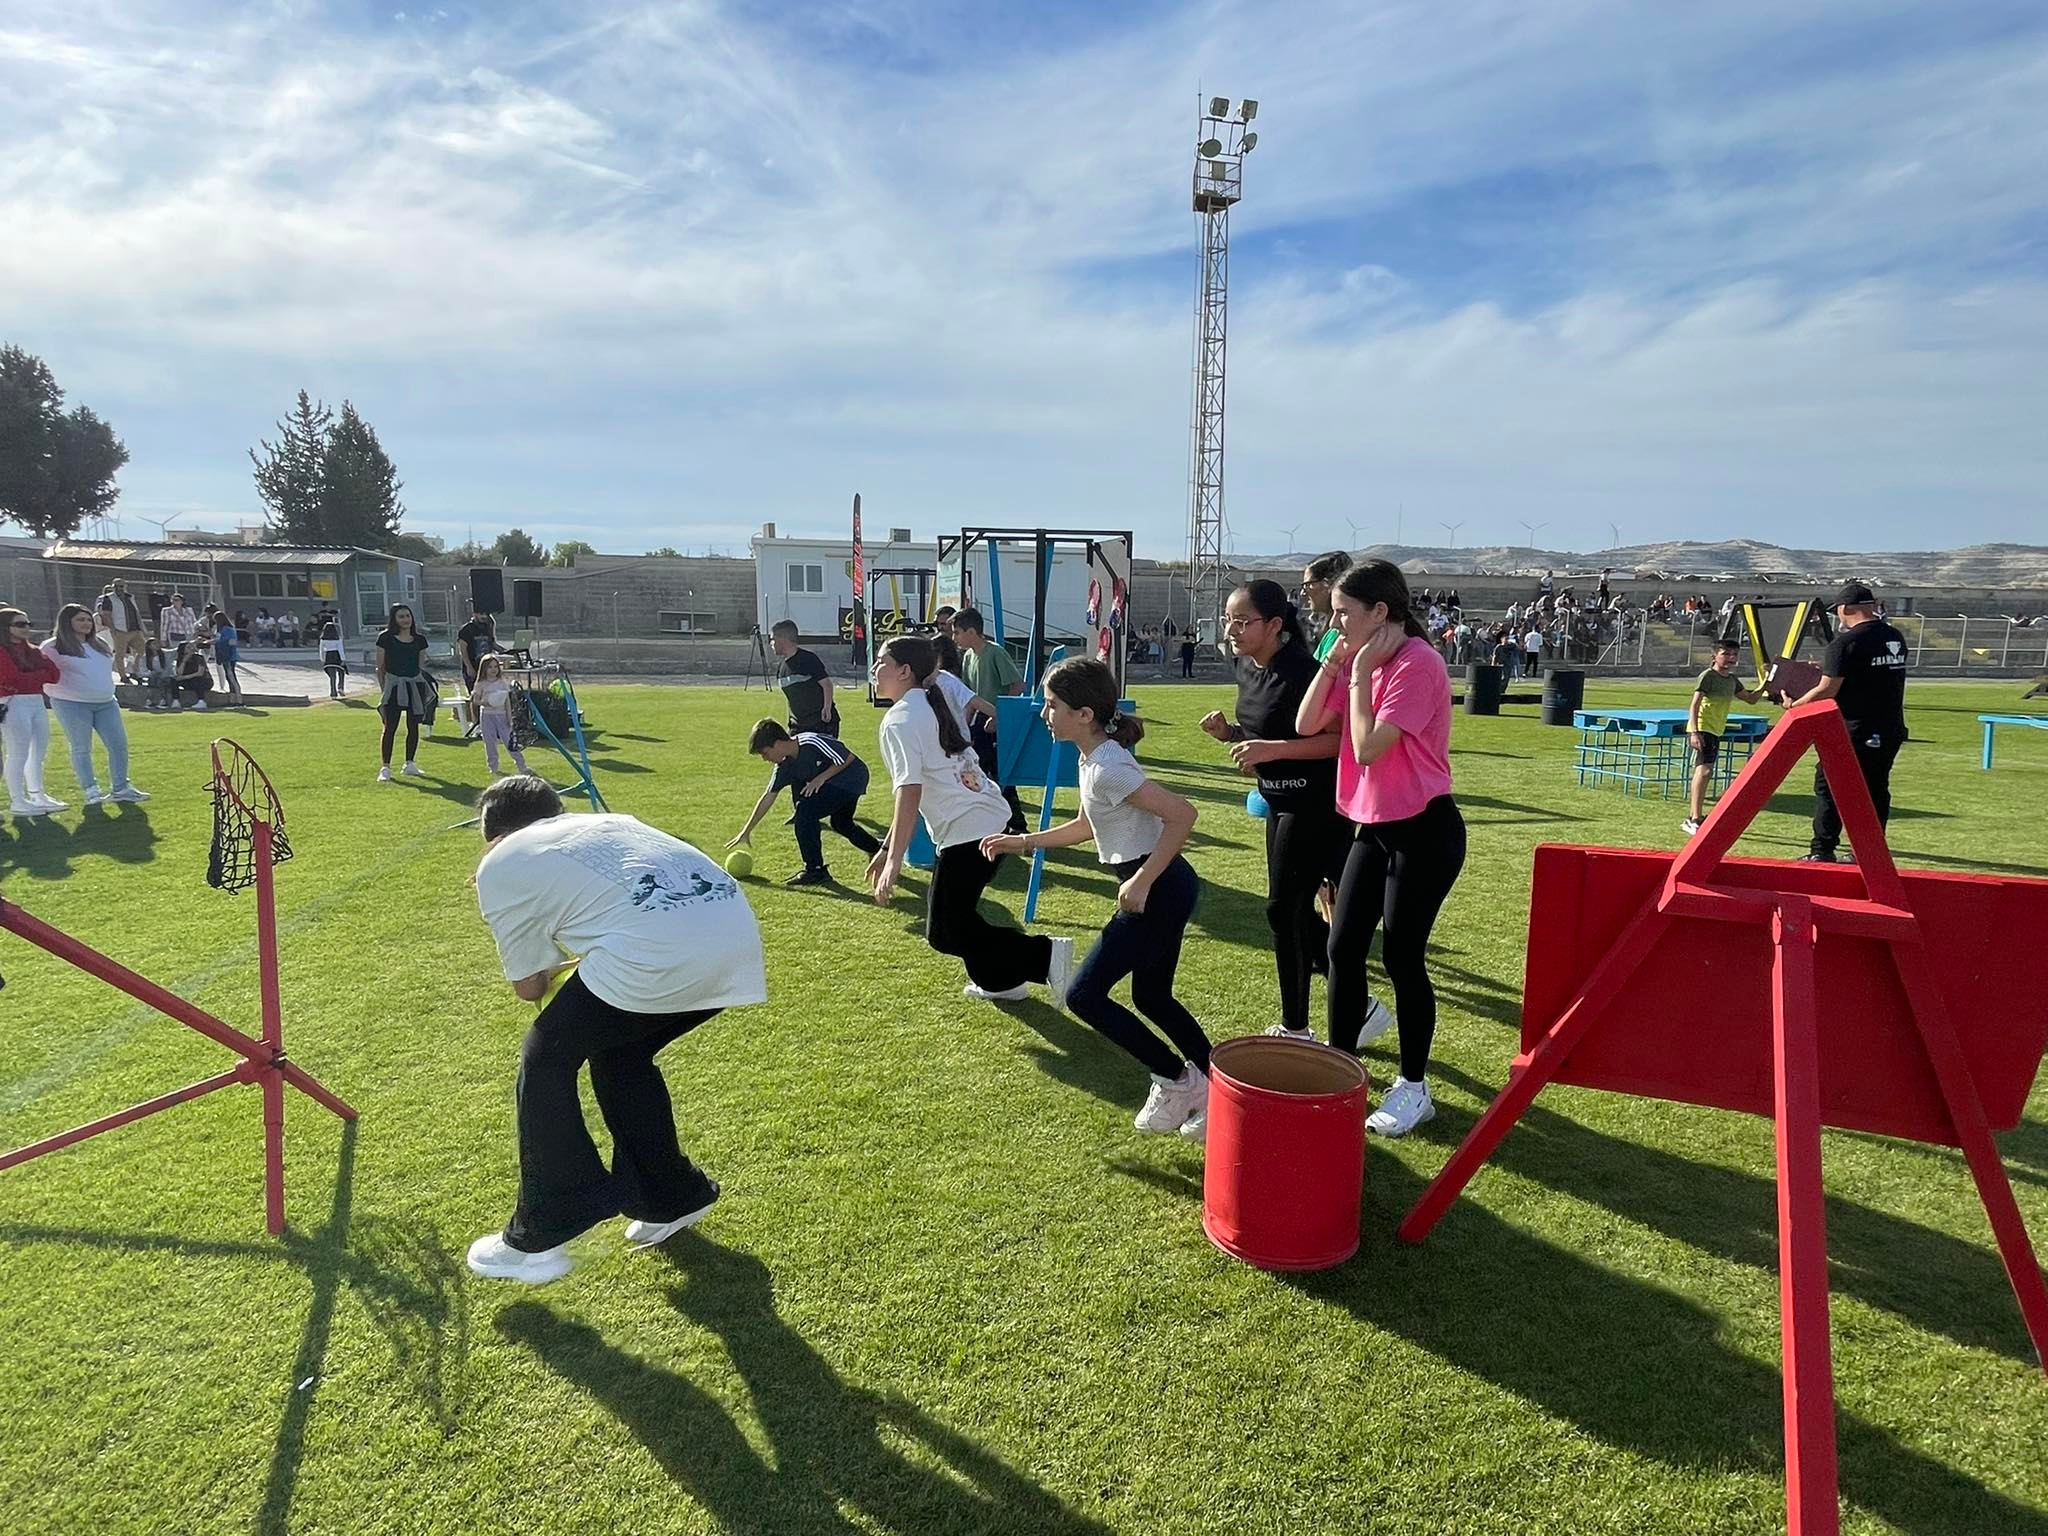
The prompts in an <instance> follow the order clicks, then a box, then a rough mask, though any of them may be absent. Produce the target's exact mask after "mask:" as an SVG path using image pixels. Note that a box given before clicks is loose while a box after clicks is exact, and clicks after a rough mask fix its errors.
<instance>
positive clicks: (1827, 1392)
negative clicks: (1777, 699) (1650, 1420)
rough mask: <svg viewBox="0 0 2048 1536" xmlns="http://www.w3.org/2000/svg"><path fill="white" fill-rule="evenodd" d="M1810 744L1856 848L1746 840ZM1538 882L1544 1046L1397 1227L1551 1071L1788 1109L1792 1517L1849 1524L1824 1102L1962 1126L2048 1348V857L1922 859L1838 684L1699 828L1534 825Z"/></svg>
mask: <svg viewBox="0 0 2048 1536" xmlns="http://www.w3.org/2000/svg"><path fill="white" fill-rule="evenodd" d="M1809 745H1810V746H1812V747H1814V748H1815V750H1816V751H1817V752H1818V754H1819V757H1820V761H1821V766H1822V767H1823V768H1824V769H1825V770H1826V772H1827V775H1828V784H1829V786H1830V788H1831V789H1832V790H1833V791H1834V798H1835V802H1836V804H1837V805H1838V806H1839V807H1840V809H1841V813H1842V821H1843V825H1844V827H1845V828H1846V829H1847V832H1848V835H1849V843H1850V846H1851V847H1852V848H1853V849H1854V850H1855V855H1856V860H1857V862H1856V864H1855V865H1853V866H1848V865H1827V864H1804V863H1800V864H1788V863H1782V862H1779V861H1776V860H1762V859H1730V858H1728V857H1727V854H1728V850H1729V849H1730V848H1731V847H1733V846H1734V843H1735V840H1736V839H1737V838H1738V837H1739V836H1740V835H1741V834H1742V832H1743V830H1744V829H1745V828H1747V827H1748V826H1749V824H1750V822H1751V821H1753V820H1754V819H1755V817H1756V815H1757V813H1758V812H1759V811H1760V810H1762V809H1763V807H1764V805H1765V803H1766V802H1767V801H1768V800H1769V799H1770V797H1771V794H1772V792H1773V791H1774V790H1776V789H1777V787H1778V785H1779V784H1781V783H1782V782H1783V781H1784V779H1785V776H1786V775H1787V773H1789V772H1790V771H1791V769H1792V768H1793V767H1794V766H1795V765H1796V764H1797V763H1798V762H1799V760H1800V759H1801V758H1802V757H1803V756H1804V754H1805V751H1806V749H1807V747H1808V746H1809ZM1530 907H1531V912H1530V920H1529V955H1528V962H1527V969H1526V973H1525V979H1524V986H1523V999H1522V1049H1521V1052H1520V1054H1518V1055H1517V1056H1516V1057H1515V1059H1514V1061H1513V1063H1512V1064H1511V1065H1510V1067H1509V1072H1508V1082H1507V1085H1506V1086H1505V1087H1504V1088H1503V1089H1502V1090H1501V1092H1500V1094H1499V1096H1498V1097H1496V1098H1495V1099H1494V1101H1493V1103H1492V1104H1491V1105H1489V1106H1488V1107H1487V1109H1486V1112H1485V1113H1484V1114H1483V1115H1481V1116H1480V1117H1479V1120H1478V1123H1477V1124H1475V1125H1474V1126H1473V1127H1472V1130H1471V1132H1470V1133H1469V1134H1468V1135H1467V1136H1466V1137H1465V1140H1464V1142H1463V1143H1462V1144H1461V1145H1460V1146H1459V1147H1458V1150H1457V1151H1456V1152H1455V1153H1454V1154H1453V1155H1452V1157H1451V1159H1450V1161H1449V1162H1448V1163H1447V1164H1446V1165H1445V1166H1444V1170H1443V1172H1442V1173H1440V1174H1438V1175H1437V1177H1436V1178H1435V1180H1433V1181H1432V1182H1431V1184H1430V1186H1429V1187H1428V1188H1427V1189H1426V1190H1424V1191H1423V1193H1422V1197H1421V1198H1420V1199H1419V1200H1417V1201H1416V1203H1415V1208H1414V1209H1413V1210H1412V1211H1410V1212H1409V1213H1408V1216H1407V1218H1406V1219H1405V1220H1404V1221H1403V1222H1402V1223H1401V1228H1400V1235H1401V1236H1402V1237H1404V1238H1406V1239H1408V1240H1409V1241H1411V1242H1419V1241H1421V1240H1422V1239H1423V1238H1424V1237H1426V1236H1428V1235H1429V1232H1430V1229H1431V1228H1432V1227H1434V1226H1435V1225H1436V1223H1437V1221H1438V1220H1439V1218H1441V1217H1442V1216H1443V1214H1444V1212H1445V1211H1446V1210H1447V1209H1448V1208H1449V1207H1450V1204H1451V1202H1452V1201H1453V1200H1455V1199H1456V1198H1457V1197H1458V1194H1459V1192H1460V1191H1461V1190H1463V1189H1464V1187H1465V1185H1466V1183H1467V1182H1468V1181H1469V1180H1470V1179H1471V1178H1472V1175H1473V1174H1475V1173H1476V1172H1478V1170H1479V1165H1480V1164H1481V1163H1483V1162H1485V1161H1486V1159H1487V1157H1488V1156H1489V1155H1490V1154H1491V1153H1492V1151H1493V1149H1494V1148H1495V1147H1496V1146H1498V1145H1499V1144H1500V1140H1501V1138H1502V1137H1503V1136H1505V1135H1506V1134H1507V1133H1508V1131H1509V1129H1510V1128H1511V1127H1512V1126H1513V1125H1514V1123H1515V1121H1516V1120H1518V1119H1519V1118H1520V1117H1521V1115H1522V1113H1523V1111H1524V1110H1526V1109H1527V1108H1528V1107H1529V1105H1530V1103H1531V1102H1532V1101H1533V1100H1534V1099H1535V1097H1536V1095H1537V1093H1538V1092H1540V1091H1541V1090H1542V1088H1543V1087H1544V1085H1545V1084H1547V1083H1551V1082H1561V1083H1572V1084H1578V1085H1581V1086H1585V1087H1593V1088H1607V1089H1612V1090H1615V1091H1618V1092H1622V1093H1632V1094H1638V1095H1642V1096H1645V1097H1651V1098H1665V1099H1676V1100H1680V1101H1683V1102H1686V1103H1693V1104H1705V1105H1711V1106H1714V1107H1717V1108H1724V1109H1739V1110H1746V1111H1749V1112H1751V1113H1754V1114H1766V1115H1770V1116H1771V1117H1772V1118H1773V1119H1774V1120H1775V1121H1776V1125H1777V1156H1778V1276H1779V1296H1780V1302H1781V1329H1782V1335H1783V1361H1784V1376H1785V1399H1784V1401H1785V1502H1786V1509H1787V1514H1788V1517H1789V1518H1788V1526H1789V1530H1790V1532H1791V1536H1833V1533H1835V1532H1836V1531H1837V1530H1838V1529H1839V1527H1840V1513H1839V1506H1838V1501H1837V1497H1836V1481H1835V1423H1834V1375H1833V1366H1832V1363H1831V1361H1830V1358H1829V1337H1828V1272H1827V1237H1826V1219H1825V1211H1824V1206H1823V1201H1822V1195H1821V1128H1822V1127H1823V1126H1824V1125H1828V1126H1841V1127H1845V1128H1851V1129H1856V1130H1864V1131H1875V1132H1878V1133H1880V1134H1884V1135H1891V1136H1901V1137H1905V1138H1908V1139H1911V1140H1915V1141H1926V1142H1934V1143H1938V1144H1941V1145H1945V1146H1955V1147H1960V1148H1961V1149H1962V1152H1963V1156H1964V1159H1965V1160H1966V1161H1967V1163H1968V1165H1969V1169H1970V1175H1971V1177H1972V1178H1973V1179H1974V1180H1975V1181H1976V1185H1977V1193H1978V1196H1979V1198H1981V1199H1982V1201H1983V1202H1984V1211H1985V1214H1986V1215H1987V1216H1988V1217H1989V1218H1990V1221H1991V1230H1992V1233H1993V1235H1994V1236H1995V1237H1996V1239H1997V1242H1998V1251H1999V1255H2000V1257H2001V1258H2002V1259H2003V1260H2004V1263H2005V1270H2006V1274H2007V1276H2008V1277H2009V1278H2010V1280H2011V1282H2012V1288H2013V1295H2014V1296H2015V1297H2017V1298H2018V1300H2019V1305H2020V1313H2021V1315H2022V1316H2023V1317H2024V1319H2025V1321H2026V1326H2027V1332H2028V1335H2029V1336H2030V1337H2031V1338H2032V1340H2033V1343H2034V1349H2035V1352H2036V1354H2037V1355H2039V1356H2040V1357H2041V1359H2042V1361H2043V1364H2044V1368H2048V1284H2044V1282H2043V1280H2042V1275H2041V1266H2040V1262H2039V1260H2038V1259H2037V1258H2036V1256H2035V1254H2034V1250H2033V1246H2032V1244H2031V1243H2030V1242H2029V1241H2028V1238H2027V1231H2026V1226H2025V1223H2024V1222H2023V1221H2022V1219H2021V1217H2020V1210H2019V1206H2018V1204H2017V1202H2016V1201H2015V1200H2014V1199H2013V1193H2012V1185H2011V1184H2010V1182H2008V1180H2007V1178H2006V1174H2005V1168H2004V1166H2003V1164H2002V1163H2001V1162H2000V1161H1999V1156H1998V1148H1997V1146H1996V1144H1995V1143H1994V1142H1993V1141H1992V1139H1991V1133H1992V1132H1993V1131H1994V1130H2009V1129H2011V1128H2012V1127H2013V1126H2014V1125H2017V1124H2018V1123H2019V1118H2020V1115H2021V1112H2022V1111H2023V1109H2024V1108H2025V1105H2026V1099H2027V1093H2028V1091H2029V1089H2030V1088H2031V1086H2032V1084H2033V1079H2034V1075H2035V1073H2036V1072H2037V1071H2038V1070H2039V1068H2040V1064H2041V1055H2042V1051H2043V1049H2044V1047H2048V996H2044V994H2043V993H2042V990H2041V988H2040V985H2039V978H2038V974H2037V971H2036V966H2037V962H2038V957H2037V954H2036V953H2035V952H2034V951H2033V950H2032V949H2031V948H2030V947H2029V941H2030V940H2031V939H2033V938H2035V937H2036V936H2038V935H2040V934H2042V933H2048V880H2024V879H2010V878H1998V879H1991V878H1987V877H1983V876H1974V875H1951V874H1926V873H1920V872H1918V871H1915V872H1910V873H1904V874H1902V873H1901V872H1900V870H1899V869H1898V868H1897V866H1896V865H1895V864H1894V863H1893V862H1892V856H1891V850H1890V849H1889V848H1888V847H1887V846H1886V843H1885V840H1884V829H1883V828H1882V827H1881V826H1880V825H1879V823H1878V820H1877V811H1876V808H1875V807H1874V806H1873V805H1872V803H1871V799H1870V792H1869V790H1868V788H1867V787H1866V786H1865V784H1864V782H1863V776H1862V773H1861V771H1860V769H1859V768H1858V766H1857V763H1856V757H1855V752H1854V749H1853V748H1852V747H1851V746H1850V744H1849V736H1848V732H1847V731H1846V730H1845V729H1844V728H1843V725H1842V719H1841V712H1840V711H1839V710H1838V709H1837V707H1836V706H1835V705H1834V704H1833V703H1832V702H1822V703H1817V704H1807V705H1802V706H1800V707H1799V708H1797V709H1794V710H1791V711H1789V712H1788V713H1787V715H1786V716H1785V719H1784V720H1783V721H1782V722H1781V723H1780V725H1779V727H1778V729H1777V730H1775V731H1774V732H1772V734H1771V736H1770V738H1769V739H1768V740H1767V741H1766V742H1765V743H1764V746H1763V748H1762V750H1760V751H1759V752H1758V753H1757V754H1756V755H1755V756H1754V757H1752V758H1751V759H1750V761H1749V764H1748V765H1747V766H1746V767H1745V768H1744V769H1743V771H1742V773H1741V774H1740V775H1739V776H1738V777H1737V779H1736V780H1735V782H1734V784H1733V785H1731V786H1730V788H1729V791H1728V793H1727V794H1726V795H1725V796H1724V797H1723V798H1722V800H1721V803H1720V804H1719V805H1718V806H1716V807H1715V809H1714V812H1713V814H1712V815H1711V816H1709V817H1708V818H1707V821H1706V824H1705V825H1704V826H1703V827H1702V828H1701V829H1700V831H1699V832H1698V833H1697V834H1695V836H1694V837H1693V839H1692V840H1691V841H1690V842H1689V843H1688V844H1687V845H1686V846H1685V848H1684V849H1683V850H1682V851H1681V852H1679V853H1677V854H1675V855H1674V854H1667V853H1643V852H1633V851H1623V850H1618V849H1600V848H1580V847H1568V846H1557V845H1551V846H1545V847H1542V848H1539V849H1537V851H1536V867H1535V878H1534V886H1533V890H1532V894H1531V902H1530ZM1646 999H1649V1000H1652V1001H1651V1005H1650V1006H1645V1000H1646ZM1823 1003H1824V1004H1825V1007H1824V1008H1823V1006H1822V1005H1823Z"/></svg>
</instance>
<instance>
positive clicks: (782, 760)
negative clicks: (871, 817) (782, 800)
mask: <svg viewBox="0 0 2048 1536" xmlns="http://www.w3.org/2000/svg"><path fill="white" fill-rule="evenodd" d="M747 750H748V751H749V752H751V753H753V754H754V756H756V757H758V758H760V759H761V760H762V761H763V762H765V763H767V764H768V765H769V767H770V769H771V770H772V772H771V773H770V774H769V778H768V787H767V788H766V789H764V790H763V791H762V792H761V798H760V799H759V800H757V801H755V802H754V814H753V815H751V816H749V817H748V818H747V824H746V825H745V826H744V827H741V828H740V830H739V835H738V836H737V837H734V838H732V839H731V840H730V841H729V842H727V843H726V845H725V846H726V847H728V848H737V847H739V846H741V845H742V844H743V843H745V842H746V841H747V840H748V839H749V838H750V837H752V836H753V834H754V828H756V827H758V826H759V825H760V824H761V818H762V817H764V816H766V815H767V814H768V812H769V810H770V808H771V807H773V806H774V804H775V797H776V796H777V795H779V794H781V793H782V792H783V791H784V790H785V789H786V790H788V791H789V793H790V797H791V798H792V799H793V800H794V801H795V802H796V818H795V820H796V846H797V851H798V852H799V853H801V854H802V855H803V859H804V867H803V868H802V869H800V870H798V871H797V872H796V873H795V874H793V875H791V876H790V877H789V878H788V879H787V880H785V881H783V884H784V885H831V884H832V883H833V880H832V872H831V871H830V870H829V869H827V868H826V867H825V847H824V839H823V838H822V837H820V836H819V833H818V827H819V824H820V823H822V822H830V823H831V824H832V830H833V831H834V832H837V833H838V834H839V835H840V836H841V837H843V838H845V839H846V840H847V841H848V842H849V843H851V844H853V846H854V847H856V848H858V849H859V850H860V851H861V852H862V853H864V854H866V855H867V856H868V857H869V858H873V857H874V856H875V855H876V854H878V853H880V852H881V851H882V841H881V839H880V838H878V837H876V836H875V834H874V833H872V832H870V831H869V830H868V829H867V828H866V827H864V826H862V825H861V824H860V823H859V822H857V821H855V820H854V819H853V813H854V808H855V807H856V806H858V805H859V804H860V797H861V796H862V795H864V794H866V793H867V789H868V765H867V764H866V763H864V762H862V761H861V760H860V759H859V758H858V757H856V756H854V754H853V749H852V748H851V747H849V746H847V745H846V743H844V742H843V741H838V740H835V739H834V738H833V737H830V736H827V735H824V734H823V733H821V732H818V731H799V732H797V734H796V735H794V736H792V735H790V734H789V732H788V731H786V730H784V729H783V728H782V727H781V726H780V725H778V724H776V723H775V722H774V721H773V720H761V721H757V722H756V723H755V726H754V732H753V734H752V735H751V736H749V737H748V738H747Z"/></svg>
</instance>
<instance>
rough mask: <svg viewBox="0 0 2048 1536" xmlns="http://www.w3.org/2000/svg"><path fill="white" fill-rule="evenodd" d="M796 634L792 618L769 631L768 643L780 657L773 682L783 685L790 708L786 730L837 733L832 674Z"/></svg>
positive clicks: (836, 712) (834, 734) (837, 725)
mask: <svg viewBox="0 0 2048 1536" xmlns="http://www.w3.org/2000/svg"><path fill="white" fill-rule="evenodd" d="M796 634H797V630H796V621H795V620H793V619H783V620H781V621H780V622H779V623H777V624H776V625H775V627H774V628H773V629H771V630H770V631H769V643H770V644H771V645H772V646H773V647H774V648H775V654H776V655H777V656H780V657H781V658H782V670H781V672H780V674H779V675H778V677H777V678H776V681H777V682H779V683H780V684H781V685H782V697H783V701H784V703H785V704H786V705H787V706H788V709H789V732H790V734H791V735H792V736H796V735H801V734H802V733H803V732H805V731H818V732H822V733H823V734H824V735H827V736H837V735H838V734H839V707H838V705H836V704H835V703H833V701H832V676H831V674H830V673H829V672H827V671H826V670H825V663H824V660H823V659H822V658H821V657H820V656H819V655H818V654H817V652H815V651H807V650H805V649H804V648H803V647H802V646H800V645H798V644H797V643H796Z"/></svg>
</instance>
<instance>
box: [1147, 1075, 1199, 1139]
mask: <svg viewBox="0 0 2048 1536" xmlns="http://www.w3.org/2000/svg"><path fill="white" fill-rule="evenodd" d="M1208 1109H1209V1076H1208V1074H1207V1073H1206V1072H1204V1071H1203V1070H1202V1069H1201V1068H1200V1067H1198V1066H1196V1065H1195V1064H1194V1063H1193V1062H1189V1063H1188V1064H1187V1065H1186V1066H1184V1067H1182V1068H1181V1069H1180V1076H1179V1077H1171V1078H1169V1077H1161V1076H1159V1074H1158V1073H1156V1072H1155V1073H1153V1074H1152V1091H1151V1092H1150V1093H1148V1094H1146V1095H1145V1107H1144V1108H1143V1109H1141V1110H1139V1111H1138V1113H1137V1117H1136V1118H1135V1119H1133V1120H1132V1121H1131V1124H1133V1125H1135V1126H1136V1127H1137V1128H1138V1129H1139V1130H1141V1131H1156V1132H1158V1133H1160V1134H1161V1135H1171V1134H1172V1133H1173V1132H1175V1131H1177V1130H1179V1129H1180V1128H1181V1127H1182V1126H1183V1125H1185V1124H1187V1122H1188V1120H1189V1118H1190V1117H1192V1116H1194V1115H1201V1114H1206V1113H1207V1112H1208Z"/></svg>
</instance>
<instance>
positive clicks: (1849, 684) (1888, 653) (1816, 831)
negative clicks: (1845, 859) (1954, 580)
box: [1792, 581, 1912, 864]
mask: <svg viewBox="0 0 2048 1536" xmlns="http://www.w3.org/2000/svg"><path fill="white" fill-rule="evenodd" d="M1833 606H1834V610H1835V617H1836V619H1837V620H1838V621H1839V622H1840V624H1841V628H1840V629H1839V630H1838V631H1837V632H1836V634H1835V638H1834V640H1833V641H1832V642H1831V643H1830V644H1829V646H1828V649H1827V654H1826V655H1825V656H1824V657H1822V659H1821V664H1820V681H1819V682H1818V683H1815V684H1814V685H1813V687H1811V688H1809V689H1808V690H1807V691H1806V692H1805V693H1804V694H1802V695H1800V697H1798V698H1796V699H1794V700H1792V703H1794V704H1811V703H1814V702H1815V701H1816V700H1819V699H1833V700H1834V701H1835V703H1836V705H1837V706H1839V707H1840V709H1841V711H1842V723H1843V724H1844V725H1846V726H1848V728H1849V743H1850V745H1851V746H1853V747H1854V748H1855V749H1856V762H1857V765H1858V766H1859V767H1860V768H1862V770H1863V782H1864V783H1865V784H1867V785H1869V786H1870V798H1871V800H1872V801H1873V802H1874V803H1875V804H1876V806H1877V820H1878V824H1879V825H1880V826H1882V825H1883V824H1884V823H1885V822H1886V821H1888V820H1889V819H1890V817H1891V812H1892V760H1893V759H1894V758H1896V757H1897V756H1898V755H1899V748H1900V746H1901V745H1903V744H1904V742H1905V740H1906V667H1907V665H1908V663H1909V662H1910V661H1911V659H1912V658H1911V654H1910V653H1909V652H1908V650H1907V648H1906V637H1905V636H1904V635H1902V634H1900V633H1899V632H1898V631H1897V630H1896V629H1894V628H1892V626H1891V625H1889V624H1887V623H1886V622H1885V621H1884V620H1883V619H1882V618H1880V617H1878V612H1877V599H1876V596H1875V594H1873V593H1872V592H1871V590H1870V588H1868V587H1866V586H1865V585H1864V584H1863V583H1862V582H1860V581H1852V582H1850V583H1849V584H1848V585H1847V586H1845V587H1843V588H1842V590H1841V591H1839V592H1837V593H1836V594H1835V601H1834V605H1833ZM1841 841H1842V813H1841V812H1840V811H1839V810H1838V809H1837V808H1836V806H1835V797H1834V795H1833V794H1832V793H1831V792H1830V791H1829V789H1828V777H1827V774H1826V773H1825V772H1823V771H1822V770H1821V768H1820V767H1819V766H1818V765H1816V766H1815V768H1814V770H1813V843H1812V849H1811V851H1810V852H1809V853H1808V854H1807V855H1806V857H1807V860H1808V861H1809V862H1811V863H1816V864H1832V863H1834V862H1835V850H1836V849H1837V848H1838V847H1839V846H1840V845H1841Z"/></svg>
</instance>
